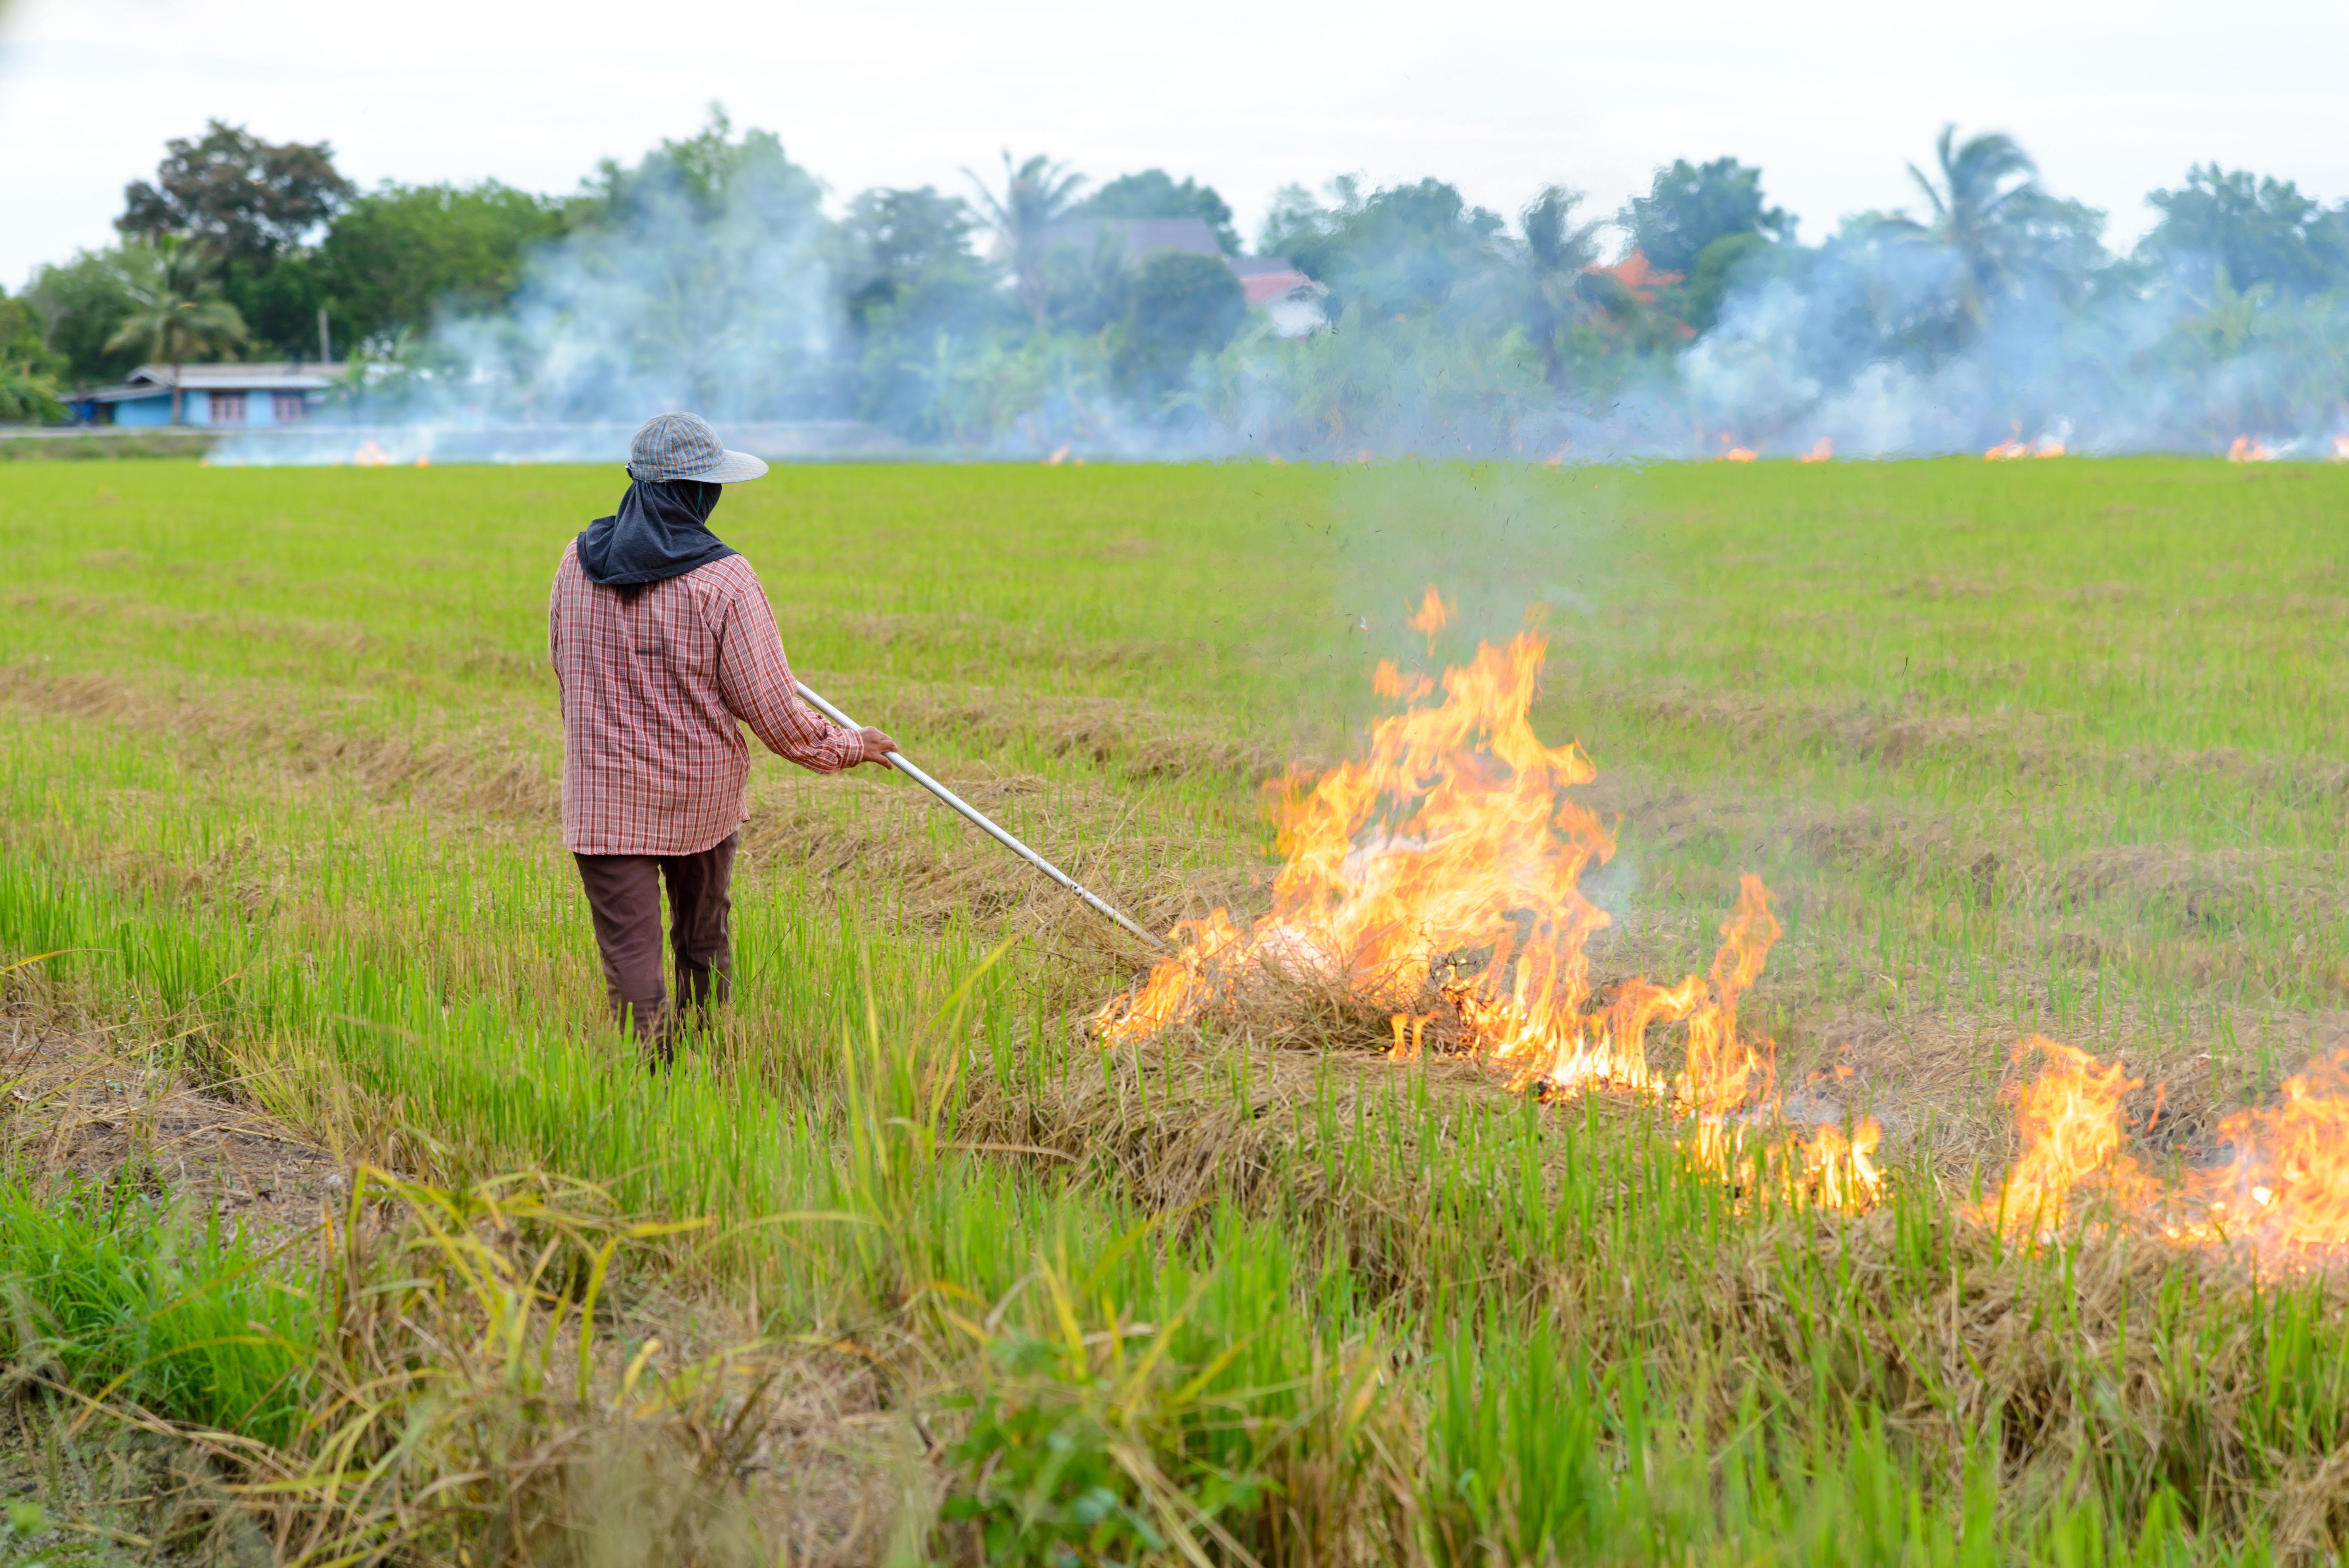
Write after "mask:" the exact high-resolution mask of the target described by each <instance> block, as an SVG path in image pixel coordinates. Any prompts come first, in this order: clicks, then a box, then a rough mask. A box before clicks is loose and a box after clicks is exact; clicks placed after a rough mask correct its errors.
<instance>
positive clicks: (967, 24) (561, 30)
mask: <svg viewBox="0 0 2349 1568" xmlns="http://www.w3.org/2000/svg"><path fill="white" fill-rule="evenodd" d="M0 5H5V10H0V213H5V222H0V285H5V286H7V287H10V288H14V287H16V286H18V285H19V284H21V283H22V281H23V280H24V279H26V277H27V276H28V275H29V274H30V273H31V271H32V270H33V268H34V267H35V266H36V265H37V264H38V263H41V262H44V261H50V260H62V259H64V258H66V257H67V256H69V255H70V254H71V253H73V251H74V250H75V249H76V248H77V247H79V246H95V245H100V244H104V243H106V242H109V241H110V240H111V239H112V237H113V231H112V227H111V220H112V219H113V218H114V216H115V215H116V214H117V213H118V212H119V211H121V206H122V187H123V185H124V184H125V183H126V182H128V181H131V180H134V179H138V178H140V177H143V176H147V175H150V174H151V173H152V171H153V169H154V166H155V163H156V161H157V160H158V159H159V158H160V156H161V153H162V146H163V143H164V141H165V140H166V139H170V138H171V137H175V136H193V135H197V134H199V133H201V131H202V127H203V123H204V121H205V120H206V119H208V118H211V117H218V118H220V119H226V120H229V121H231V122H232V123H242V124H243V125H245V126H247V127H248V128H249V129H251V130H252V131H253V132H254V134H255V135H257V136H261V137H263V138H265V139H270V140H300V141H316V140H322V139H323V140H326V141H328V142H331V143H332V144H333V146H334V149H335V152H336V159H337V161H338V163H339V165H340V167H341V168H342V170H343V171H344V172H345V173H346V174H347V175H349V176H351V177H352V178H353V179H355V180H357V181H359V182H360V183H362V184H366V185H372V184H374V183H375V182H376V181H381V180H399V181H475V180H480V179H484V178H495V179H498V180H502V181H507V182H509V183H512V184H515V185H521V186H524V187H527V188H530V189H533V190H541V191H568V190H570V189H573V188H574V187H575V186H576V185H577V183H578V181H579V180H580V178H581V177H582V176H583V175H584V174H585V173H587V172H588V171H589V170H592V169H593V168H594V167H595V164H596V162H597V160H601V159H604V158H607V157H609V158H618V159H621V160H635V159H636V157H638V156H640V155H641V154H642V153H643V151H644V150H646V149H647V148H648V147H650V146H652V145H654V144H655V143H657V141H658V140H659V139H662V138H663V137H675V136H685V135H689V134H691V133H692V132H693V131H694V130H696V129H698V128H699V126H700V125H701V124H702V123H703V122H704V120H705V119H706V117H707V114H708V106H709V104H710V103H711V102H712V101H718V102H722V103H723V104H724V105H725V107H726V108H727V110H728V112H729V113H730V115H731V116H732V118H733V119H734V121H735V123H736V124H737V125H738V126H740V125H752V126H758V127H761V128H765V129H772V130H775V131H777V132H779V133H780V134H781V137H782V139H783V145H784V148H785V150H787V151H788V152H789V153H790V154H791V155H792V157H793V158H794V159H796V160H798V161H799V162H801V163H802V164H804V165H806V166H807V167H808V168H809V169H811V170H813V171H814V172H815V173H816V174H817V175H818V176H819V177H820V178H822V179H823V181H825V182H826V183H827V185H828V186H829V187H830V188H831V190H832V191H833V194H834V197H835V200H836V201H844V200H845V199H846V198H847V197H848V196H850V195H853V194H854V192H855V191H859V190H862V189H864V188H865V187H868V186H873V185H900V186H904V185H923V184H931V185H937V186H939V187H941V188H942V189H947V190H954V191H965V190H967V189H968V182H967V181H966V180H965V177H964V175H963V173H962V170H964V169H965V168H966V167H968V168H971V169H976V170H980V171H982V172H985V171H987V170H989V169H992V168H996V167H999V152H1000V150H1003V149H1005V148H1009V150H1012V151H1013V152H1014V153H1015V154H1017V155H1020V156H1025V155H1027V154H1029V153H1030V152H1045V153H1049V154H1050V155H1051V156H1053V157H1054V158H1056V159H1061V160H1066V161H1068V162H1069V163H1071V165H1072V166H1074V167H1075V168H1077V169H1079V170H1083V171H1084V172H1086V173H1088V174H1090V175H1092V176H1093V177H1094V178H1095V179H1097V180H1102V179H1108V178H1110V177H1112V176H1114V175H1117V174H1120V173H1123V172H1127V171H1130V170H1137V169H1144V168H1150V167H1161V168H1164V169H1166V170H1169V171H1171V172H1172V173H1174V175H1175V176H1176V177H1177V178H1178V179H1179V178H1182V177H1183V176H1185V175H1192V176H1196V177H1197V178H1198V179H1200V180H1201V181H1205V182H1206V183H1208V184H1211V185H1214V186H1215V187H1216V189H1217V190H1218V191H1221V192H1222V193H1223V195H1224V197H1225V199H1226V200H1227V201H1230V202H1231V204H1232V205H1233V206H1234V207H1235V208H1236V209H1237V211H1238V212H1239V219H1240V228H1241V232H1242V233H1243V234H1244V235H1249V236H1252V235H1253V234H1254V232H1256V230H1257V225H1258V223H1259V222H1260V221H1261V218H1262V216H1263V213H1264V211H1265V210H1266V208H1267V207H1268V205H1269V204H1270V202H1271V200H1272V197H1273V194H1274V192H1275V191H1277V190H1278V188H1279V187H1280V186H1282V185H1283V184H1286V183H1290V182H1298V183H1302V184H1305V185H1307V186H1309V187H1314V188H1318V187H1319V186H1320V185H1321V184H1322V183H1323V182H1324V181H1327V180H1328V179H1329V178H1330V176H1332V175H1335V174H1339V173H1343V172H1353V173H1358V174H1360V175H1361V176H1363V177H1365V178H1366V179H1368V180H1369V181H1371V182H1373V183H1381V184H1383V183H1391V182H1394V181H1409V180H1416V179H1419V178H1421V177H1423V176H1426V175H1431V174H1432V175H1435V176H1438V177H1440V178H1443V179H1445V180H1449V181H1453V182H1454V183H1455V184H1457V185H1458V186H1459V187H1460V188H1461V190H1462V191H1464V193H1465V194H1466V195H1467V196H1468V198H1469V199H1470V200H1471V201H1477V202H1481V203H1483V204H1485V205H1486V206H1489V207H1492V208H1494V209H1495V210H1497V211H1503V212H1506V213H1514V212H1516V211H1517V210H1518V209H1519V208H1520V207H1522V206H1523V205H1524V204H1525V203H1526V201H1528V200H1530V199H1531V197H1532V196H1533V194H1534V192H1535V191H1537V190H1538V189H1540V188H1541V187H1542V186H1543V185H1545V184H1547V183H1549V182H1552V181H1558V182H1562V183H1565V184H1567V185H1569V186H1572V187H1575V188H1578V189H1580V190H1583V191H1588V195H1589V200H1588V206H1587V208H1586V211H1588V212H1589V213H1590V214H1592V215H1608V214H1611V213H1612V212H1614V211H1616V210H1617V209H1619V207H1620V206H1621V204H1622V202H1623V201H1624V200H1625V198H1626V197H1627V196H1629V195H1630V194H1631V193H1632V192H1633V191H1643V190H1645V189H1646V187H1647V185H1648V181H1649V180H1650V178H1651V174H1652V171H1653V170H1654V169H1655V168H1656V166H1657V165H1659V164H1661V163H1664V162H1668V161H1670V160H1671V159H1673V158H1676V157H1686V158H1690V159H1692V160H1702V159H1706V158H1713V157H1718V156H1721V155H1723V154H1731V155H1733V156H1735V157H1737V158H1740V159H1742V160H1744V161H1745V162H1747V163H1752V164H1758V165H1760V166H1761V168H1762V170H1763V173H1764V189H1765V191H1767V193H1768V194H1769V196H1770V198H1771V199H1772V200H1773V201H1775V203H1777V204H1778V205H1780V206H1783V207H1785V208H1786V209H1787V210H1789V211H1792V212H1794V213H1795V214H1796V215H1797V216H1798V217H1799V218H1800V219H1801V230H1800V234H1801V236H1802V237H1804V238H1806V239H1810V240H1814V241H1816V240H1817V239H1819V238H1822V237H1823V236H1825V235H1826V234H1827V233H1829V232H1832V231H1833V229H1834V227H1835V225H1836V223H1837V220H1838V219H1840V218H1841V217H1843V216H1844V215H1846V214H1848V213H1852V212H1856V211H1865V210H1868V209H1870V208H1887V207H1892V206H1898V205H1901V204H1904V203H1905V204H1909V205H1914V204H1915V202H1916V201H1917V195H1916V192H1915V190H1914V188H1913V187H1912V186H1911V185H1910V184H1909V180H1908V176H1907V174H1906V172H1905V169H1906V165H1907V164H1908V163H1909V162H1910V161H1912V160H1914V161H1917V162H1920V163H1927V162H1930V158H1931V153H1932V142H1933V138H1934V135H1935V133H1936V132H1937V131H1938V130H1939V129H1940V127H1941V125H1942V124H1943V123H1944V122H1947V121H1954V122H1956V123H1957V125H1958V126H1959V127H1960V129H1961V132H1972V131H1975V130H1981V129H1997V130H2004V131H2007V132H2009V133H2011V134H2013V136H2015V137H2016V138H2018V139H2020V140H2021V141H2022V143H2023V146H2024V147H2025V148H2026V149H2027V150H2029V151H2030V152H2031V153H2032V154H2033V155H2034V156H2035V157H2036V158H2037V159H2038V160H2039V164H2040V168H2041V171H2042V177H2043V180H2044V183H2045V184H2046V186H2047V187H2048V188H2049V189H2050V190H2052V191H2055V192H2056V193H2057V194H2059V195H2064V196H2072V197H2077V198H2079V199H2081V200H2083V201H2087V202H2088V203H2089V204H2091V205H2092V206H2096V207H2099V208H2102V209H2104V210H2106V211H2107V212H2108V213H2110V215H2111V224H2110V228H2109V231H2108V236H2109V237H2110V238H2112V239H2113V240H2115V241H2116V242H2120V243H2123V244H2126V243H2127V242H2131V241H2133V240H2134V239H2135V238H2136V237H2137V235H2138V234H2140V233H2141V232H2143V231H2144V230H2145V229H2146V228H2147V226H2148V225H2149V224H2150V222H2151V221H2152V218H2153V214H2152V213H2151V212H2150V211H2148V210H2147V208H2146V206H2145V193H2146V192H2147V191H2149V190H2151V189H2153V188H2155V187H2157V186H2168V185H2175V184H2177V183H2178V182H2179V181H2180V180H2181V178H2182V177H2183V176H2184V174H2185V172H2186V170H2187V169H2188V167H2189V165H2191V164H2193V163H2196V162H2199V161H2206V160H2218V161H2220V163H2222V164H2225V165H2227V166H2229V167H2230V168H2232V167H2244V168H2250V169H2253V170H2260V171H2261V172H2267V173H2274V174H2279V175H2282V176H2285V177H2287V178H2291V179H2293V180H2296V181H2299V182H2300V185H2301V188H2302V191H2308V192H2311V193H2313V194H2315V195H2318V196H2321V197H2323V198H2324V199H2325V200H2327V201H2334V200H2339V199H2341V198H2343V197H2349V92H2344V91H2343V90H2341V88H2340V87H2339V83H2340V82H2341V80H2342V79H2343V77H2344V70H2349V5H2344V4H2342V3H2341V0H2281V3H2280V4H2273V5H2268V6H2266V7H2265V8H2263V9H2261V10H2260V11H2258V12H2256V13H2241V14H2230V13H2213V12H2211V11H2210V10H2209V8H2208V7H2207V6H2206V5H2189V4H2184V3H2178V0H2146V3H2138V4H2131V5H2119V4H2086V3H2076V0H1976V3H1974V4H1972V5H1965V6H1957V5H1939V6H1924V5H1885V4H1883V3H1882V0H1875V3H1870V4H1850V3H1842V0H1778V3H1777V4H1773V5H1755V4H1754V3H1753V0H1681V3H1680V4H1676V5H1672V6H1670V7H1661V6H1648V5H1625V4H1619V3H1618V4H1612V5H1589V4H1580V3H1566V4H1561V3H1555V0H1553V3H1550V4H1538V5H1536V4H1520V3H1517V0H1486V3H1484V4H1479V5H1474V6H1464V5H1433V4H1429V3H1428V0H1412V3H1410V4H1393V3H1388V0H1361V3H1358V4H1353V5H1339V4H1334V3H1330V0H1283V3H1281V4H1278V5H1265V4H1262V3H1261V0H1247V3H1239V0H1184V3H1183V4H1181V5H1156V6H1142V5H1125V6H1117V5H1101V4H1099V3H1098V0H1088V3H1087V4H1082V5H1079V4H1069V3H1035V0H999V3H998V4H995V5H986V6H980V5H971V4H968V0H955V3H934V0H908V3H902V4H895V5H859V4H854V3H852V0H832V3H829V4H825V5H804V4H800V3H797V0H678V3H673V4H667V5H641V4H638V5H619V4H615V3H612V0H567V3H565V4H564V5H552V4H541V5H515V4H501V3H499V0H470V3H463V4H460V3H458V0H402V3H401V4H398V5H366V6H360V5H336V4H333V3H332V0H0Z"/></svg>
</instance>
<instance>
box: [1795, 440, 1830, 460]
mask: <svg viewBox="0 0 2349 1568" xmlns="http://www.w3.org/2000/svg"><path fill="white" fill-rule="evenodd" d="M1795 461H1796V462H1798V463H1831V462H1833V461H1835V443H1834V442H1833V441H1831V440H1829V439H1827V438H1826V437H1825V436H1821V437H1820V438H1818V439H1817V440H1816V441H1813V442H1812V443H1811V449H1810V450H1809V451H1807V452H1805V453H1804V454H1803V455H1802V456H1801V457H1799V458H1796V459H1795Z"/></svg>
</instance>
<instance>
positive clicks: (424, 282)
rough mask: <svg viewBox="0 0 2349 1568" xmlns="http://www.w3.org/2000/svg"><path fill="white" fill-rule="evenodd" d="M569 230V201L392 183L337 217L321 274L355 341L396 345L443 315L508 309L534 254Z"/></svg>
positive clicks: (487, 185)
mask: <svg viewBox="0 0 2349 1568" xmlns="http://www.w3.org/2000/svg"><path fill="white" fill-rule="evenodd" d="M563 229H564V204H563V203H561V202H558V201H551V200H549V199H547V198H545V197H543V196H535V195H533V194H531V193H530V192H528V191H517V190H515V189H514V188H513V187H512V186H511V185H502V184H500V183H498V182H497V181H494V180H487V181H482V182H481V184H479V185H473V186H469V187H460V186H455V185H394V184H391V183H390V182H388V181H387V182H386V183H384V184H382V185H380V186H378V187H377V188H376V189H375V190H373V191H368V192H367V193H366V194H364V195H361V196H358V197H356V198H354V199H353V200H352V201H351V202H350V204H349V205H348V206H347V207H346V208H344V209H343V211H340V212H339V213H337V214H336V217H335V220H334V223H333V225H332V226H331V227H330V228H328V229H327V231H326V238H325V240H324V241H322V242H320V244H319V246H318V256H317V273H318V278H319V282H320V284H321V286H322V292H323V294H325V295H326V299H327V301H328V302H330V304H331V306H332V308H333V310H334V312H335V314H336V316H338V317H339V318H340V322H339V324H338V328H337V330H338V331H339V332H340V333H341V335H343V337H344V338H345V340H346V341H347V342H350V343H352V344H357V343H358V342H360V341H362V340H364V339H368V338H375V339H379V340H388V339H389V338H391V337H393V336H395V335H398V333H400V332H402V331H408V332H413V333H419V334H421V333H424V332H427V331H429V330H430V328H431V327H432V325H433V324H434V323H435V322H436V321H437V320H439V319H441V318H442V317H444V316H448V315H484V314H487V313H490V312H493V311H500V310H503V309H504V308H505V307H506V305H507V304H509V303H510V302H511V301H512V298H513V295H514V292H515V291H516V290H517V289H518V288H520V287H521V286H522V280H523V266H524V263H525V262H526V261H527V259H528V257H529V255H530V253H531V251H532V248H533V247H534V246H536V245H539V244H543V243H544V242H548V241H551V240H554V238H556V237H557V236H559V235H560V234H561V233H562V232H563Z"/></svg>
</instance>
